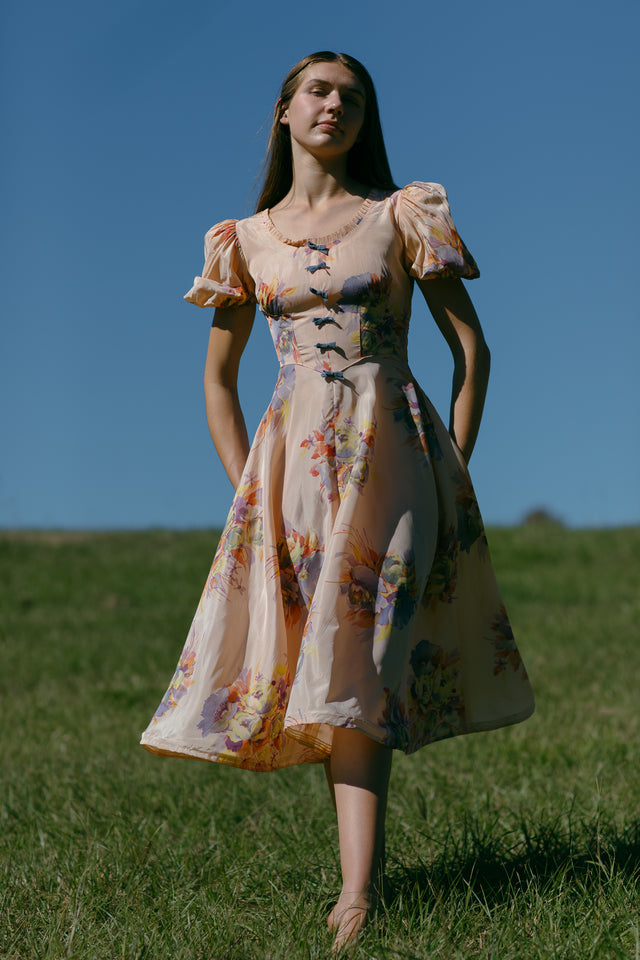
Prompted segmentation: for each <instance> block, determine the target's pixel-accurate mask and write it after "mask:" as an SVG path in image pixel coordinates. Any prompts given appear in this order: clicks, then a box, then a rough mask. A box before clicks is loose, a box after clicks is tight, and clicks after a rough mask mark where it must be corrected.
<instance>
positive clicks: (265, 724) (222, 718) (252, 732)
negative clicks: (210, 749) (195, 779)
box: [198, 666, 290, 769]
mask: <svg viewBox="0 0 640 960" xmlns="http://www.w3.org/2000/svg"><path fill="white" fill-rule="evenodd" d="M289 686H290V682H289V675H288V672H287V668H286V667H285V666H278V667H277V668H276V670H275V671H274V673H273V674H272V675H271V676H265V675H264V674H263V673H261V672H260V671H256V672H255V674H252V671H251V670H243V672H242V673H241V675H240V676H239V677H238V678H237V680H235V681H234V682H233V683H232V684H229V685H228V686H225V687H221V688H220V689H218V690H214V691H213V693H211V694H210V695H209V696H208V697H207V699H206V700H205V702H204V704H203V707H202V716H201V720H200V722H199V723H198V728H199V729H200V730H201V731H202V736H203V737H204V736H207V735H208V734H211V733H220V734H221V735H222V737H223V740H224V747H225V749H226V751H227V752H228V754H229V758H230V759H232V760H234V761H235V760H238V761H241V760H242V759H243V758H244V757H245V756H246V755H247V754H250V755H251V758H252V761H253V766H254V768H259V767H261V766H264V767H265V769H268V767H269V765H270V761H271V760H272V758H273V757H274V756H277V753H278V751H279V749H280V746H281V742H282V739H283V736H284V729H283V722H282V720H283V714H284V708H285V707H286V703H287V699H288V692H289Z"/></svg>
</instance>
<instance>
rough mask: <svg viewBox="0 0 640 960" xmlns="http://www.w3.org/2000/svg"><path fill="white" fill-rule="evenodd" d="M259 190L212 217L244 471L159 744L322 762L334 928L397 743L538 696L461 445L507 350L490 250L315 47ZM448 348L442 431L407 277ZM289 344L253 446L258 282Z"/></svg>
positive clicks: (363, 88) (211, 259)
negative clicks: (392, 163) (494, 327)
mask: <svg viewBox="0 0 640 960" xmlns="http://www.w3.org/2000/svg"><path fill="white" fill-rule="evenodd" d="M268 161H269V162H268V167H267V173H266V176H265V183H264V188H263V192H262V195H261V197H260V200H259V202H258V208H257V213H256V214H255V215H254V216H253V217H249V218H247V219H245V220H242V221H225V222H224V223H222V224H218V225H217V226H216V227H214V228H212V230H211V231H209V233H208V234H207V238H206V243H205V251H206V262H205V267H204V270H203V275H202V277H196V280H195V283H194V286H193V288H192V289H191V290H190V291H189V293H188V294H187V296H186V299H187V300H189V301H190V302H192V303H196V304H198V305H200V306H213V307H215V308H216V312H215V315H214V320H213V326H212V329H211V334H210V340H209V350H208V354H207V362H206V371H205V394H206V404H207V415H208V422H209V426H210V429H211V434H212V437H213V441H214V443H215V446H216V449H217V451H218V453H219V455H220V457H221V460H222V462H223V464H224V466H225V469H226V471H227V473H228V475H229V479H230V480H231V482H232V484H233V486H234V488H235V490H236V493H235V497H234V500H233V504H232V507H231V511H230V514H229V518H228V520H227V524H226V527H225V529H224V532H223V534H222V537H221V540H220V544H219V547H218V552H217V554H216V557H215V559H214V562H213V567H212V569H211V573H210V576H209V579H208V581H207V584H206V586H205V590H204V592H203V595H202V600H201V602H200V605H199V608H198V611H197V612H196V616H195V618H194V622H193V625H192V628H191V631H190V634H189V637H188V639H187V643H186V645H185V648H184V650H183V653H182V657H181V660H180V662H179V664H178V668H177V670H176V673H175V676H174V678H173V680H172V682H171V685H170V687H169V689H168V691H167V694H166V695H165V698H164V700H163V701H162V703H161V704H160V706H159V708H158V711H157V712H156V715H155V717H154V718H153V720H152V722H151V724H150V725H149V727H148V729H147V731H146V732H145V734H144V735H143V738H142V743H143V745H144V746H145V747H147V749H149V750H151V751H153V752H156V753H161V754H168V755H176V756H196V757H200V758H205V759H209V760H216V761H218V762H223V763H231V764H234V765H237V766H243V767H248V768H250V769H254V770H275V769H278V768H280V767H283V766H286V765H289V764H294V763H313V762H319V761H322V762H324V763H325V769H326V771H327V779H328V783H329V789H330V791H331V795H332V797H333V800H334V803H335V806H336V811H337V818H338V832H339V840H340V860H341V867H342V877H343V887H342V891H341V893H340V896H339V898H338V902H337V904H336V906H335V907H334V909H333V910H332V912H331V914H330V916H329V925H330V927H331V928H332V929H333V930H334V931H335V936H336V939H335V945H336V947H337V948H338V949H339V948H341V947H342V946H343V945H344V944H346V943H349V942H350V941H351V940H353V939H354V938H355V936H356V935H357V933H358V931H359V930H360V929H361V927H362V926H363V925H364V923H365V922H366V919H367V916H368V915H369V913H370V911H371V910H372V908H373V901H374V896H375V891H376V885H377V882H378V878H379V873H380V871H381V867H382V863H383V858H384V821H385V807H386V799H387V788H388V783H389V775H390V769H391V755H392V748H396V749H402V750H405V751H407V752H411V751H413V750H416V749H418V748H419V747H421V746H423V745H425V744H426V743H429V742H433V741H434V740H438V739H442V738H444V737H449V736H454V735H456V734H461V733H468V732H471V731H474V730H483V729H490V728H493V727H498V726H502V725H505V724H509V723H515V722H517V721H520V720H523V719H524V718H525V717H527V716H529V714H530V713H531V712H532V710H533V697H532V693H531V688H530V686H529V683H528V680H527V677H526V673H525V670H524V667H523V665H522V662H521V660H520V657H519V654H518V650H517V647H516V645H515V642H514V639H513V634H512V632H511V628H510V626H509V622H508V620H507V616H506V612H505V610H504V606H503V605H502V601H501V599H500V595H499V593H498V590H497V586H496V583H495V578H494V575H493V571H492V568H491V563H490V560H489V556H488V552H487V546H486V538H485V536H484V531H483V527H482V521H481V519H480V514H479V511H478V507H477V503H476V500H475V496H474V493H473V489H472V486H471V482H470V480H469V476H468V473H467V469H466V462H467V461H468V460H469V457H470V456H471V452H472V450H473V446H474V443H475V439H476V435H477V432H478V427H479V424H480V417H481V413H482V407H483V401H484V395H485V390H486V386H487V379H488V374H489V351H488V349H487V347H486V344H485V341H484V338H483V335H482V331H481V328H480V325H479V323H478V319H477V316H476V314H475V311H474V309H473V306H472V304H471V301H470V300H469V297H468V296H467V293H466V290H465V288H464V286H463V285H462V282H461V279H460V278H461V277H466V278H473V277H476V276H477V275H478V270H477V267H476V265H475V262H474V261H473V259H472V257H471V256H470V254H469V253H468V251H467V250H466V248H465V246H464V244H463V243H462V241H461V240H460V237H459V236H458V234H457V232H456V230H455V227H454V226H453V223H452V221H451V218H450V213H449V208H448V203H447V197H446V193H445V191H444V189H443V188H442V187H440V186H439V185H438V184H424V183H413V184H410V185H409V186H408V187H405V188H404V189H403V190H398V189H397V188H396V187H395V185H394V183H393V181H392V178H391V173H390V171H389V165H388V162H387V157H386V151H385V148H384V142H383V139H382V131H381V128H380V121H379V116H378V108H377V102H376V96H375V91H374V88H373V84H372V82H371V79H370V77H369V74H368V73H367V71H366V70H365V69H364V67H363V66H362V65H361V64H360V63H358V61H357V60H354V59H353V58H351V57H348V56H346V55H344V54H334V53H328V52H321V53H317V54H313V55H311V56H310V57H306V58H305V59H304V60H302V61H301V62H300V63H299V64H297V65H296V67H294V68H293V70H292V71H291V73H290V74H289V75H288V77H287V78H286V79H285V82H284V84H283V88H282V92H281V96H280V98H279V100H278V102H277V104H276V108H275V115H274V123H273V129H272V135H271V142H270V154H269V158H268ZM414 279H415V280H417V282H418V285H419V287H420V290H421V292H422V294H423V296H424V298H425V300H426V302H427V304H428V306H429V309H430V311H431V313H432V315H433V317H434V319H435V321H436V323H437V324H438V326H439V328H440V330H441V331H442V333H443V335H444V337H445V339H446V341H447V343H448V344H449V346H450V348H451V351H452V354H453V358H454V376H453V392H452V403H451V422H450V431H449V432H447V430H446V428H445V427H444V426H443V424H442V422H441V421H440V419H439V418H438V416H437V414H436V413H435V411H434V410H433V408H432V407H431V405H430V403H429V401H428V400H427V398H426V397H425V396H424V394H423V393H422V391H421V390H420V388H419V387H418V385H417V384H416V382H415V379H414V378H413V375H412V373H411V371H410V369H409V367H408V365H407V358H406V344H407V330H408V323H409V313H410V303H411V292H412V287H413V280H414ZM256 303H257V304H258V306H259V307H260V309H261V310H262V312H263V313H264V314H265V316H266V317H267V320H268V322H269V325H270V328H271V333H272V335H273V339H274V344H275V347H276V351H277V353H278V357H279V360H280V365H281V366H280V375H279V377H278V380H277V383H276V388H275V392H274V395H273V398H272V401H271V403H270V405H269V408H268V410H267V412H266V414H265V416H264V417H263V419H262V421H261V423H260V425H259V427H258V431H257V434H256V437H255V439H254V441H253V444H252V445H251V446H250V444H249V441H248V437H247V431H246V428H245V423H244V419H243V416H242V412H241V409H240V405H239V402H238V395H237V390H236V383H237V374H238V365H239V362H240V356H241V354H242V351H243V348H244V346H245V344H246V342H247V338H248V336H249V333H250V330H251V326H252V323H253V317H254V310H255V304H256Z"/></svg>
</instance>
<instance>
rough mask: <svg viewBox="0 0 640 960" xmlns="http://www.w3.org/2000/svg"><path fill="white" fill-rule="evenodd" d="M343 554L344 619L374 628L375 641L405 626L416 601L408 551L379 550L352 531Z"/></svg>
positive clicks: (413, 571) (414, 581)
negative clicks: (345, 602)
mask: <svg viewBox="0 0 640 960" xmlns="http://www.w3.org/2000/svg"><path fill="white" fill-rule="evenodd" d="M342 556H343V558H344V566H343V573H342V579H341V581H340V592H341V593H342V594H343V595H345V596H346V599H347V603H348V609H347V612H346V619H347V620H348V621H349V622H350V623H353V624H354V626H356V627H358V628H360V629H363V630H366V629H372V628H373V629H374V631H375V632H374V639H375V640H382V639H387V638H388V637H389V635H390V633H391V630H392V628H394V627H395V628H402V627H404V626H406V624H407V623H408V622H409V621H410V619H411V616H412V614H413V611H414V609H415V606H416V603H417V602H418V584H417V581H416V576H415V565H414V562H413V554H412V552H411V550H406V551H405V552H404V553H394V552H389V553H386V554H385V553H378V552H377V551H376V550H374V549H373V547H371V546H370V545H369V544H368V543H367V542H366V540H365V538H364V536H363V535H361V534H360V533H359V532H358V531H355V532H354V535H353V537H352V539H351V541H350V549H349V550H347V551H345V552H344V553H343V554H342Z"/></svg>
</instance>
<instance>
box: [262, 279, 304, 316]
mask: <svg viewBox="0 0 640 960" xmlns="http://www.w3.org/2000/svg"><path fill="white" fill-rule="evenodd" d="M297 289H298V288H297V287H287V286H286V285H285V284H284V283H280V282H279V280H278V278H277V277H274V278H273V280H271V282H270V283H264V281H262V280H261V281H260V282H259V283H258V285H257V287H256V300H257V301H258V306H259V307H260V309H261V310H262V312H263V313H264V315H265V317H271V318H273V317H281V316H283V315H284V314H287V313H290V312H291V311H290V310H289V308H288V304H287V298H288V297H290V296H291V294H292V293H295V292H296V290H297Z"/></svg>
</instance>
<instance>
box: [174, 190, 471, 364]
mask: <svg viewBox="0 0 640 960" xmlns="http://www.w3.org/2000/svg"><path fill="white" fill-rule="evenodd" d="M205 255H206V263H205V269H204V270H203V276H202V277H196V279H195V283H194V287H193V288H192V290H190V291H189V293H188V294H187V296H186V299H188V300H190V301H191V302H194V303H197V304H199V305H200V306H223V307H224V306H232V305H233V304H234V303H237V304H239V303H243V302H246V301H248V300H255V302H256V303H257V304H258V306H259V307H260V310H261V311H262V313H263V314H264V315H265V317H266V318H267V320H268V322H269V326H270V329H271V335H272V337H273V342H274V345H275V348H276V352H277V355H278V359H279V361H280V364H281V365H284V364H288V363H296V364H301V365H303V366H306V367H310V368H312V369H315V370H317V371H318V372H319V373H321V374H322V375H323V376H325V377H334V376H335V377H339V376H340V373H341V371H343V370H344V369H346V368H347V367H348V366H349V365H351V364H353V363H357V362H358V361H360V360H362V359H363V358H366V357H377V356H380V355H383V354H393V355H394V356H396V357H398V358H400V359H404V360H406V354H407V334H408V327H409V317H410V312H411V295H412V288H413V280H414V278H423V277H435V276H464V277H468V278H470V277H475V276H478V268H477V266H476V264H475V262H474V260H473V258H472V257H471V255H470V254H469V253H468V251H467V249H466V247H465V246H464V244H463V243H462V240H461V239H460V237H459V235H458V233H457V231H456V229H455V227H454V225H453V222H452V220H451V215H450V212H449V206H448V202H447V197H446V193H445V191H444V188H443V187H441V186H439V185H438V184H421V183H414V184H410V185H409V186H408V187H405V188H404V189H403V190H399V191H396V192H394V193H384V192H382V191H373V192H372V193H371V194H370V195H369V196H368V197H367V198H366V199H365V200H364V201H363V203H362V205H361V207H360V210H359V211H358V214H357V215H356V216H355V217H354V218H353V220H351V221H350V222H349V223H348V224H346V225H345V226H344V227H343V228H341V229H340V230H338V231H336V232H335V233H333V234H331V235H329V236H326V237H320V238H314V239H303V240H290V239H289V238H287V237H285V236H283V235H282V234H281V233H280V232H279V231H278V230H277V228H276V227H275V225H274V224H273V222H272V221H271V218H270V216H269V212H268V211H261V212H260V213H257V214H255V215H254V216H253V217H249V218H247V219H245V220H240V221H224V223H222V224H219V225H218V226H217V227H214V228H213V229H212V230H211V231H210V232H209V234H208V235H207V240H206V243H205Z"/></svg>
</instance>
